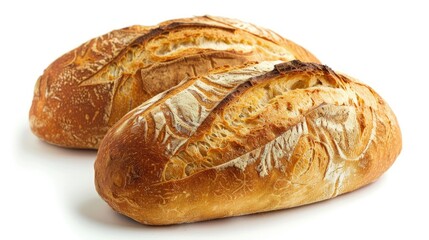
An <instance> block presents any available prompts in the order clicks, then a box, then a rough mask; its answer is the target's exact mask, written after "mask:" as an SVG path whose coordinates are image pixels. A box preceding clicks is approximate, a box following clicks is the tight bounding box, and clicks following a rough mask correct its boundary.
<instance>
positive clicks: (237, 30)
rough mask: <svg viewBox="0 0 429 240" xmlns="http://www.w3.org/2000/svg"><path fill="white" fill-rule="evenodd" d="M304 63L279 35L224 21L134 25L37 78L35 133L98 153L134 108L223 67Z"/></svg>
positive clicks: (306, 56)
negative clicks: (108, 134)
mask: <svg viewBox="0 0 429 240" xmlns="http://www.w3.org/2000/svg"><path fill="white" fill-rule="evenodd" d="M293 59H300V60H302V61H309V62H318V60H317V59H316V58H315V57H314V56H313V55H312V54H311V53H309V52H307V51H306V50H305V49H303V48H302V47H300V46H298V45H296V44H295V43H293V42H291V41H289V40H286V39H284V38H282V37H281V36H279V35H277V34H276V33H274V32H272V31H270V30H267V29H264V28H260V27H257V26H254V25H252V24H248V23H243V22H240V21H237V20H232V19H226V18H219V17H210V16H204V17H195V18H187V19H177V20H171V21H167V22H164V23H161V24H159V25H157V26H153V27H143V26H132V27H129V28H124V29H120V30H115V31H112V32H110V33H107V34H106V35H103V36H100V37H98V38H94V39H92V40H90V41H88V42H87V43H85V44H83V45H81V46H79V47H78V48H76V49H74V50H72V51H70V52H69V53H67V54H65V55H63V56H62V57H60V58H59V59H57V60H56V61H54V62H53V63H52V64H51V65H50V66H49V67H48V68H47V69H46V70H45V71H44V73H43V75H42V76H41V77H40V78H39V79H38V81H37V83H36V86H35V91H34V98H33V103H32V106H31V110H30V126H31V129H32V131H33V132H34V134H36V135H37V136H38V137H39V138H41V139H42V140H44V141H47V142H49V143H52V144H56V145H60V146H64V147H72V148H97V147H98V145H99V142H100V140H101V139H102V138H103V137H104V135H105V133H106V132H107V130H108V129H109V128H110V127H111V126H112V125H113V124H114V123H115V122H117V121H118V120H119V119H120V118H121V117H122V116H123V115H125V114H126V113H127V112H128V111H130V110H131V109H133V108H135V107H137V106H139V105H140V104H141V103H143V102H144V101H146V100H147V99H149V98H151V97H153V96H154V95H156V94H158V93H160V92H163V91H165V90H168V89H169V88H171V87H173V86H175V85H177V84H178V83H179V82H181V81H182V80H186V79H187V78H189V77H194V76H197V75H199V74H205V73H207V72H208V71H209V70H210V69H213V68H217V67H222V66H224V65H229V66H235V65H241V64H244V63H246V62H249V61H263V60H267V61H270V60H283V61H289V60H293Z"/></svg>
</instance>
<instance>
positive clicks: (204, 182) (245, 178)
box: [95, 61, 402, 225]
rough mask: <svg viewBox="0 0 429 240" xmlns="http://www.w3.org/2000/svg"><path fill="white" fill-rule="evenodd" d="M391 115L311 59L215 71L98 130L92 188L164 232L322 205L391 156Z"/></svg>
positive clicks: (396, 145) (376, 171)
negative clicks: (179, 226)
mask: <svg viewBox="0 0 429 240" xmlns="http://www.w3.org/2000/svg"><path fill="white" fill-rule="evenodd" d="M401 144H402V143H401V132H400V129H399V126H398V123H397V120H396V117H395V115H394V113H393V112H392V110H391V109H390V108H389V106H388V105H387V104H386V103H385V102H384V100H383V99H382V98H381V97H380V96H379V95H378V94H377V93H376V92H375V91H374V90H372V89H371V88H370V87H368V86H366V85H364V84H362V83H360V82H357V81H354V80H352V79H350V78H348V77H346V76H344V75H341V74H337V73H335V72H334V71H332V70H331V69H330V68H328V67H326V66H323V65H319V64H313V63H302V62H300V61H292V62H286V63H281V64H277V65H275V63H273V62H261V63H252V64H247V65H243V66H239V67H233V68H231V67H229V68H223V69H218V70H217V71H214V72H211V73H210V74H208V75H207V76H200V77H196V78H192V79H189V80H188V81H187V82H185V83H183V84H181V85H179V86H176V87H175V88H172V89H171V90H169V91H167V92H163V93H161V94H159V95H157V96H156V97H154V98H152V99H150V100H149V101H147V102H145V103H144V104H142V105H141V106H139V107H137V108H136V109H134V110H132V111H131V112H129V113H128V114H127V115H126V116H124V117H123V118H122V119H121V120H120V121H119V122H117V123H116V124H115V125H114V126H113V127H112V128H111V129H110V130H109V132H108V133H107V135H106V137H105V139H104V140H103V141H102V143H101V145H100V149H99V152H98V156H97V160H96V162H95V183H96V189H97V191H98V193H99V194H100V195H101V197H102V198H103V199H105V201H106V202H107V203H108V204H109V205H110V206H111V207H112V208H113V209H115V210H116V211H118V212H119V213H122V214H124V215H127V216H129V217H131V218H133V219H135V220H136V221H139V222H141V223H144V224H152V225H164V224H176V223H183V222H194V221H201V220H207V219H214V218H222V217H229V216H237V215H243V214H250V213H256V212H264V211H271V210H276V209H284V208H289V207H294V206H299V205H304V204H309V203H312V202H316V201H321V200H325V199H329V198H333V197H335V196H337V195H339V194H343V193H346V192H349V191H353V190H355V189H357V188H360V187H362V186H364V185H366V184H368V183H370V182H373V181H375V180H376V179H377V178H378V177H380V176H381V174H383V173H384V172H385V171H386V170H387V169H388V168H389V167H390V166H391V165H392V163H393V162H394V160H395V159H396V157H397V156H398V154H399V152H400V150H401Z"/></svg>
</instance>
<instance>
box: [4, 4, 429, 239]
mask: <svg viewBox="0 0 429 240" xmlns="http://www.w3.org/2000/svg"><path fill="white" fill-rule="evenodd" d="M424 2H425V1H412V0H408V1H384V2H382V1H368V2H365V1H356V2H350V1H326V0H324V1H312V2H310V1H298V0H293V1H287V0H284V1H268V0H259V1H258V0H256V1H250V0H248V1H242V2H238V1H232V0H228V1H222V0H216V1H213V2H212V1H185V0H178V1H171V2H167V1H165V0H164V1H160V0H151V1H135V2H131V1H124V0H118V1H112V2H109V1H100V2H95V1H87V2H83V1H64V2H60V1H52V2H46V1H40V0H38V1H26V2H24V1H2V2H1V3H0V26H1V28H0V81H1V88H0V89H1V93H0V97H1V100H0V104H1V108H0V109H1V113H0V119H1V123H0V130H1V131H0V137H1V145H0V146H1V165H0V169H1V170H0V183H1V188H0V221H1V223H0V229H1V230H0V239H151V238H156V239H161V238H169V239H172V238H173V239H197V238H198V239H199V238H212V239H249V238H264V239H310V238H316V239H327V238H329V239H376V238H379V239H380V238H382V239H392V238H395V239H397V238H399V239H428V238H429V234H428V230H427V227H428V220H427V218H428V215H429V207H428V205H429V198H428V186H427V185H428V183H429V177H428V176H429V173H428V169H429V157H428V154H427V150H428V149H429V144H428V140H427V138H428V136H429V128H428V121H427V118H426V116H427V111H428V110H427V109H428V104H429V97H428V96H429V92H428V86H429V77H428V76H429V74H428V70H429V64H428V63H429V48H428V44H429V38H428V36H427V34H428V32H429V17H428V15H429V13H428V12H429V11H428V10H429V8H428V7H426V6H425V5H424ZM426 2H427V1H426ZM203 14H211V15H218V16H226V17H232V18H237V19H241V20H244V21H249V22H252V23H255V24H257V25H260V26H264V27H267V28H270V29H272V30H274V31H276V32H278V33H280V34H281V35H283V36H285V37H287V38H289V39H291V40H293V41H295V42H297V43H299V44H301V45H303V46H305V47H306V48H307V49H309V50H310V51H312V52H313V53H314V54H315V55H316V56H317V57H318V58H319V59H320V60H321V61H322V62H323V63H325V64H327V65H329V66H331V67H332V68H333V69H334V70H340V71H343V72H346V73H348V74H349V75H352V76H355V77H357V78H359V79H360V80H361V81H363V82H366V83H367V84H369V85H370V86H372V87H373V88H374V89H375V90H376V91H378V92H379V93H380V94H381V95H382V96H383V97H384V98H385V99H386V100H387V102H388V103H389V104H390V106H391V107H392V108H393V110H394V111H395V113H396V115H397V117H398V119H399V123H400V126H401V128H402V133H403V150H402V153H401V155H400V156H399V158H398V159H397V161H396V163H395V164H394V165H393V166H392V167H391V169H390V170H389V171H388V172H387V173H386V174H384V175H383V177H382V178H380V180H379V181H378V182H376V183H374V184H371V185H370V186H367V187H365V188H363V189H361V190H358V191H355V192H353V193H350V194H346V195H344V196H340V197H337V198H335V199H332V200H329V201H325V202H322V203H318V204H313V205H310V206H305V207H299V208H294V209H290V210H283V211H276V212H272V213H264V214H256V215H251V216H243V217H236V218H229V219H223V220H215V221H207V222H202V223H195V224H183V225H176V226H169V227H149V226H144V225H141V224H138V223H136V222H134V221H132V220H130V219H128V218H126V217H123V216H120V215H118V214H116V213H114V212H113V211H112V210H111V209H110V208H109V207H108V206H107V205H106V204H105V203H104V202H103V201H102V200H101V198H99V197H98V195H97V193H96V192H95V189H94V184H93V163H94V159H95V156H96V152H95V151H78V150H67V149H62V148H58V147H54V146H50V145H48V144H45V143H43V142H41V141H39V140H38V139H37V138H36V137H34V136H33V135H32V134H31V132H30V130H29V126H28V110H29V108H30V105H31V99H32V94H33V92H32V91H33V87H34V84H35V81H36V79H37V78H38V76H39V75H41V74H42V72H43V70H44V68H46V67H47V66H48V65H49V64H50V63H51V62H52V61H53V60H55V59H56V58H57V57H59V56H60V55H62V54H63V53H65V52H67V51H69V50H71V49H72V48H75V47H77V46H78V45H80V44H81V43H83V42H84V41H87V40H89V39H90V38H93V37H96V36H98V35H101V34H104V33H106V32H108V31H111V30H113V29H117V28H122V27H125V26H128V25H133V24H142V25H153V24H156V23H158V22H161V21H163V20H167V19H171V18H178V17H190V16H194V15H203Z"/></svg>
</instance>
